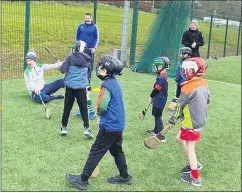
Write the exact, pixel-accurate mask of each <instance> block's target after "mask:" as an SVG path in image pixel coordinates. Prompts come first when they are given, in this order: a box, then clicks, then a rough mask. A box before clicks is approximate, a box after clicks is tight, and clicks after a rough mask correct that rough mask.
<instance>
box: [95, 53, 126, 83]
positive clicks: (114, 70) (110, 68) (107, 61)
mask: <svg viewBox="0 0 242 193" xmlns="http://www.w3.org/2000/svg"><path fill="white" fill-rule="evenodd" d="M103 68H105V69H106V70H107V76H105V77H102V76H101V75H100V74H99V70H100V69H103ZM123 68H124V65H123V63H122V62H121V61H120V60H119V59H117V58H115V57H113V56H108V55H107V56H103V57H101V59H100V61H99V62H98V64H97V66H96V74H97V77H98V78H100V79H101V80H104V79H105V78H106V77H112V76H115V75H122V73H121V72H122V70H123Z"/></svg>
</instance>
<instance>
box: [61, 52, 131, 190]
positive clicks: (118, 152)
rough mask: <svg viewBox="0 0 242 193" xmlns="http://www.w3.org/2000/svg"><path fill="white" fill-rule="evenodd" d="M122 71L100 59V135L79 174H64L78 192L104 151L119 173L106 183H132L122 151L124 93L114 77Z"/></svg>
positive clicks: (111, 59)
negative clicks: (111, 159) (110, 157)
mask: <svg viewBox="0 0 242 193" xmlns="http://www.w3.org/2000/svg"><path fill="white" fill-rule="evenodd" d="M122 69H123V64H122V62H121V61H120V60H118V59H116V58H114V57H112V56H103V57H102V58H101V60H100V61H99V64H98V65H97V71H96V73H97V77H98V78H100V79H101V80H102V81H103V83H102V85H101V91H100V94H99V96H98V101H97V114H98V115H99V116H100V121H99V132H98V135H97V138H96V140H95V142H94V143H93V145H92V147H91V150H90V153H89V157H88V159H87V161H86V164H85V166H84V169H83V171H82V173H81V174H80V175H72V174H66V175H65V178H66V180H67V181H68V182H69V183H70V184H72V185H74V186H75V187H76V188H78V189H80V190H86V189H88V180H89V178H90V176H91V174H92V172H93V171H94V169H95V168H96V166H97V165H98V163H99V162H100V160H101V159H102V157H103V156H104V155H105V154H106V153H107V151H109V152H110V154H111V155H112V156H113V157H114V160H115V164H116V165H117V168H118V170H119V175H118V176H115V177H110V178H108V179H107V181H108V182H109V183H112V184H131V176H129V174H128V171H127V164H126V159H125V155H124V152H123V149H122V142H123V137H122V135H123V130H124V128H125V110H124V102H123V94H122V89H121V87H120V84H119V83H118V81H117V80H116V78H115V77H114V76H115V75H121V71H122Z"/></svg>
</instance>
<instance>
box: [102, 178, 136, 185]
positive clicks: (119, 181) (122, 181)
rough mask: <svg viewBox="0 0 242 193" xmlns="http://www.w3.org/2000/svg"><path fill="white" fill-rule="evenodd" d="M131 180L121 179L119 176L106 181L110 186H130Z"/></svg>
mask: <svg viewBox="0 0 242 193" xmlns="http://www.w3.org/2000/svg"><path fill="white" fill-rule="evenodd" d="M131 179H132V177H131V176H128V177H127V178H123V177H121V176H115V177H110V178H108V179H107V181H108V182H109V183H111V184H127V185H130V184H132V182H131Z"/></svg>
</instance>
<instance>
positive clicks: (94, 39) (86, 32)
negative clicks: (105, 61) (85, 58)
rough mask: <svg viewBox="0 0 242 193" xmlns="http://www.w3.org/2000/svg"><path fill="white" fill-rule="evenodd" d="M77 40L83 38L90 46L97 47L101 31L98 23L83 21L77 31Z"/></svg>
mask: <svg viewBox="0 0 242 193" xmlns="http://www.w3.org/2000/svg"><path fill="white" fill-rule="evenodd" d="M76 40H77V41H78V40H82V41H84V42H86V43H87V47H88V48H96V47H97V46H98V42H99V31H98V27H97V25H95V24H94V23H93V22H92V23H91V24H86V23H81V24H80V25H79V26H78V29H77V32H76Z"/></svg>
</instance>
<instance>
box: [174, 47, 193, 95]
mask: <svg viewBox="0 0 242 193" xmlns="http://www.w3.org/2000/svg"><path fill="white" fill-rule="evenodd" d="M179 53H180V54H179V55H180V60H181V61H180V65H179V66H178V68H177V70H176V77H175V81H176V83H177V88H176V99H178V98H179V96H180V94H181V84H182V83H183V82H185V81H186V80H185V79H184V78H183V77H182V76H181V69H182V68H181V66H182V63H183V61H184V60H186V59H188V58H190V57H191V54H192V50H191V48H189V47H182V48H180V49H179Z"/></svg>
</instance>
